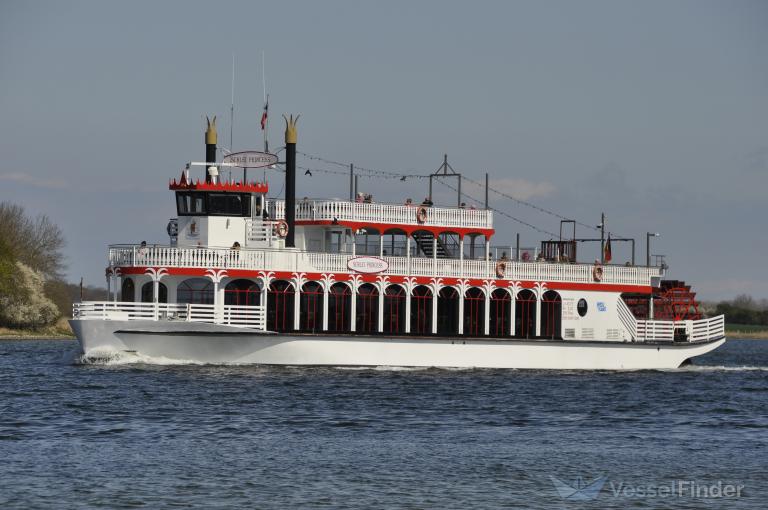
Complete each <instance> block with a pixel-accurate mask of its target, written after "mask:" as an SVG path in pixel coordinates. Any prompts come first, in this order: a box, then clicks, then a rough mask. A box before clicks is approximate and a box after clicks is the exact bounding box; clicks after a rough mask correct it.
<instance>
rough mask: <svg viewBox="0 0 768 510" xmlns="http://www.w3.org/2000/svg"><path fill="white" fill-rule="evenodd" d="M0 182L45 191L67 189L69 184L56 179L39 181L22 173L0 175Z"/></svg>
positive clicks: (39, 179) (37, 178)
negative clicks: (15, 183) (9, 182)
mask: <svg viewBox="0 0 768 510" xmlns="http://www.w3.org/2000/svg"><path fill="white" fill-rule="evenodd" d="M0 181H11V182H17V183H19V184H28V185H29V186H34V187H36V188H45V189H68V188H69V184H67V183H66V182H64V181H60V180H57V179H44V178H43V179H41V178H39V177H35V176H33V175H29V174H25V173H22V172H8V173H2V174H0Z"/></svg>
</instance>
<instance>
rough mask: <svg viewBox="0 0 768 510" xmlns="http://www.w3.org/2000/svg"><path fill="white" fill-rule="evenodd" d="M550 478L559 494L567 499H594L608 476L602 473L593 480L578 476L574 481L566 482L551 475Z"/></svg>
mask: <svg viewBox="0 0 768 510" xmlns="http://www.w3.org/2000/svg"><path fill="white" fill-rule="evenodd" d="M549 478H550V480H552V485H554V486H555V490H556V491H557V494H558V495H559V496H560V497H561V498H563V499H564V500H566V501H592V500H593V499H595V498H596V497H597V495H598V494H600V490H601V489H602V488H603V485H605V481H606V480H607V479H608V477H607V476H605V475H602V476H599V477H597V478H595V479H594V480H592V481H591V482H585V481H584V479H583V478H582V477H580V476H578V477H576V480H574V481H573V483H566V482H564V481H562V480H560V479H559V478H555V477H554V476H551V475H550V477H549Z"/></svg>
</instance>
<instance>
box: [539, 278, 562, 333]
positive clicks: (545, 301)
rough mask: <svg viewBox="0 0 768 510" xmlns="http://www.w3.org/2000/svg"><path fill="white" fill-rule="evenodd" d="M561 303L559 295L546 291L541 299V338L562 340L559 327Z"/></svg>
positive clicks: (560, 322)
mask: <svg viewBox="0 0 768 510" xmlns="http://www.w3.org/2000/svg"><path fill="white" fill-rule="evenodd" d="M562 315H563V301H562V299H560V294H558V293H557V292H555V291H554V290H548V291H547V292H545V293H544V295H543V296H542V297H541V336H543V337H545V338H551V339H555V338H557V339H562V335H561V333H560V327H561V324H562Z"/></svg>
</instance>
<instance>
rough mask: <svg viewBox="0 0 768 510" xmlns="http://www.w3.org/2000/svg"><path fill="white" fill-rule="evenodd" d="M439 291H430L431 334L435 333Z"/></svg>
mask: <svg viewBox="0 0 768 510" xmlns="http://www.w3.org/2000/svg"><path fill="white" fill-rule="evenodd" d="M438 294H439V292H432V334H433V335H435V334H437V295H438Z"/></svg>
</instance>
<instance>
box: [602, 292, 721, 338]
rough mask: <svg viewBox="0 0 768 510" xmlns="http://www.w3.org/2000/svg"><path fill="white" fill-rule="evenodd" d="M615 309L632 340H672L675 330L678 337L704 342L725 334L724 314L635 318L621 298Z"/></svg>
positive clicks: (674, 336)
mask: <svg viewBox="0 0 768 510" xmlns="http://www.w3.org/2000/svg"><path fill="white" fill-rule="evenodd" d="M616 309H617V311H618V314H619V320H620V321H621V323H622V324H623V325H624V327H625V328H626V330H627V332H628V333H630V334H631V335H632V339H633V340H636V341H639V342H642V341H646V340H666V341H674V340H675V339H676V335H675V333H676V332H679V335H677V337H678V339H682V340H687V341H689V342H706V341H708V340H716V339H718V338H723V337H724V336H725V316H724V315H718V316H717V317H711V318H709V319H700V320H696V321H693V320H686V321H660V320H637V319H636V318H635V316H634V314H632V311H631V310H630V309H629V307H628V306H627V305H626V303H624V300H623V299H621V298H619V300H618V303H617V306H616Z"/></svg>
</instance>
